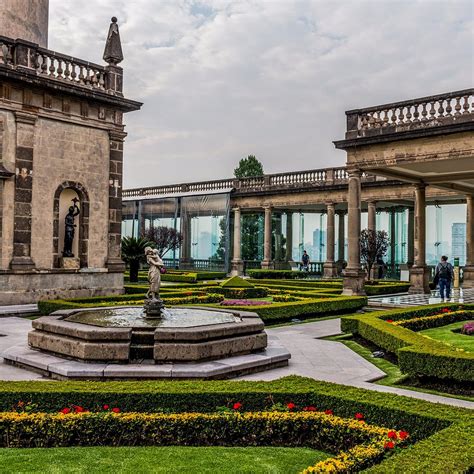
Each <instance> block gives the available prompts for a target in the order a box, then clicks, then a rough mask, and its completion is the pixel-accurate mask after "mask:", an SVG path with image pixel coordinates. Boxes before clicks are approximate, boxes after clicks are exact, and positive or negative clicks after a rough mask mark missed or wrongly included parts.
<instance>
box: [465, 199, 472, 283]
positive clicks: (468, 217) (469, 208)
mask: <svg viewBox="0 0 474 474" xmlns="http://www.w3.org/2000/svg"><path fill="white" fill-rule="evenodd" d="M466 204H467V206H466V266H465V267H464V271H463V275H464V280H463V284H462V286H463V288H474V196H466Z"/></svg>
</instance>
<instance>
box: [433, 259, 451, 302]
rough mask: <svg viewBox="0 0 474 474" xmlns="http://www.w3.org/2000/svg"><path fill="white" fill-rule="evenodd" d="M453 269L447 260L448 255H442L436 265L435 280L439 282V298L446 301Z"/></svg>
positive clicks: (449, 291) (449, 293) (449, 294)
mask: <svg viewBox="0 0 474 474" xmlns="http://www.w3.org/2000/svg"><path fill="white" fill-rule="evenodd" d="M453 276H454V269H453V266H452V265H451V264H450V263H449V262H448V257H446V255H443V256H442V257H441V261H440V262H439V263H438V265H437V266H436V272H435V280H437V281H438V283H439V296H440V298H441V300H443V301H448V300H449V298H450V296H451V281H452V280H453Z"/></svg>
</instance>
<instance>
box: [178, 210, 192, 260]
mask: <svg viewBox="0 0 474 474" xmlns="http://www.w3.org/2000/svg"><path fill="white" fill-rule="evenodd" d="M181 234H182V235H183V243H182V245H181V249H180V251H181V253H180V258H179V267H180V268H184V269H189V268H191V266H192V261H191V217H190V216H189V214H186V215H185V216H183V215H181Z"/></svg>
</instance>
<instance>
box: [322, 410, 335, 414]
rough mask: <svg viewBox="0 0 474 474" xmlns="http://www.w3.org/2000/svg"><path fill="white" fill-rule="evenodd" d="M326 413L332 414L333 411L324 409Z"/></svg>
mask: <svg viewBox="0 0 474 474" xmlns="http://www.w3.org/2000/svg"><path fill="white" fill-rule="evenodd" d="M324 413H325V414H326V415H332V413H333V411H332V410H324Z"/></svg>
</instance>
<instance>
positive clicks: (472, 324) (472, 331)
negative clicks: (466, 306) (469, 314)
mask: <svg viewBox="0 0 474 474" xmlns="http://www.w3.org/2000/svg"><path fill="white" fill-rule="evenodd" d="M461 334H466V336H473V335H474V321H469V322H468V323H466V324H464V326H463V327H462V328H461Z"/></svg>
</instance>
